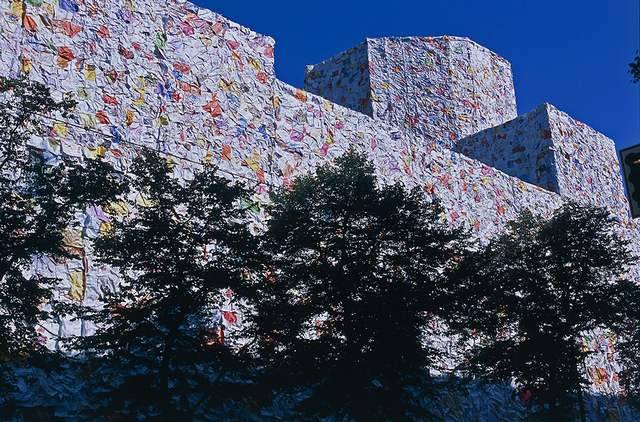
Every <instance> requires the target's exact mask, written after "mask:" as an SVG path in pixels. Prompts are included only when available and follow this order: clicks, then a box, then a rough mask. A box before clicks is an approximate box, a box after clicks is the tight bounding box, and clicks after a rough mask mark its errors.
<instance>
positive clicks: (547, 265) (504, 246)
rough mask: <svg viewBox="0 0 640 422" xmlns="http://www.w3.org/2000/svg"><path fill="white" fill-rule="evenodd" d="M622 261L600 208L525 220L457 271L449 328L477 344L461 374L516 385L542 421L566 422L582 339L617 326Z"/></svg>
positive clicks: (579, 379)
mask: <svg viewBox="0 0 640 422" xmlns="http://www.w3.org/2000/svg"><path fill="white" fill-rule="evenodd" d="M630 263H631V256H630V253H629V252H628V250H627V248H626V243H625V241H623V240H621V239H620V237H619V236H618V235H617V234H616V233H615V232H614V230H613V220H612V218H611V217H610V215H609V213H608V212H607V211H606V210H604V209H594V208H588V207H582V206H578V205H574V204H568V205H564V206H563V207H562V208H561V209H559V210H558V211H556V213H555V214H554V215H553V216H552V217H551V218H550V219H548V220H545V219H543V218H541V217H535V216H533V215H531V214H530V213H526V214H524V215H523V216H522V217H521V218H520V219H519V220H517V221H515V222H513V223H512V224H511V225H510V228H509V230H508V231H507V232H506V233H505V234H503V235H502V236H500V237H499V238H497V239H496V240H495V241H492V242H491V243H490V244H489V245H488V246H487V247H486V248H483V249H481V250H479V251H476V252H474V253H472V254H470V255H469V256H468V257H467V259H466V260H465V262H464V264H463V265H462V266H461V269H460V270H459V271H460V272H459V277H460V280H461V290H460V293H459V294H458V300H457V304H456V307H455V308H454V309H453V310H452V315H451V323H452V324H453V325H454V326H455V327H456V328H458V329H459V330H460V331H461V332H462V333H464V334H467V335H469V334H474V335H475V336H477V339H476V341H477V342H478V344H477V346H476V347H473V348H471V349H470V350H469V352H468V360H467V361H466V365H465V367H464V368H465V369H466V370H467V371H469V372H470V373H472V374H476V375H480V376H482V377H485V378H487V379H489V380H492V381H509V380H511V379H515V381H516V383H517V384H518V385H519V386H520V388H522V390H523V391H528V392H530V393H531V394H532V399H533V401H534V403H537V404H539V405H542V406H546V408H547V409H549V411H548V414H547V416H548V417H549V418H551V419H552V420H567V419H568V417H569V415H570V414H571V413H572V412H573V411H574V410H575V405H576V403H580V397H581V395H582V392H583V389H584V388H585V387H586V386H587V385H588V380H587V379H586V377H585V375H586V374H585V372H584V362H585V359H586V358H587V356H588V354H589V350H588V349H587V348H586V347H583V345H582V344H581V338H582V333H584V332H587V331H589V330H594V329H597V328H606V327H615V326H616V325H615V324H616V323H617V322H619V321H622V320H623V317H624V309H623V307H622V306H621V305H622V303H623V298H624V291H625V288H624V286H625V283H623V282H622V277H623V274H624V272H625V271H626V270H627V267H628V264H630ZM468 338H469V336H463V340H467V339H468Z"/></svg>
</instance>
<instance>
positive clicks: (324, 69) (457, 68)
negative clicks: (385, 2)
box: [305, 36, 517, 148]
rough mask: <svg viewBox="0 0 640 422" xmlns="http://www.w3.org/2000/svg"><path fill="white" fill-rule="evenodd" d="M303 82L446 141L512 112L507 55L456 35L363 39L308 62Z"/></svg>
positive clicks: (424, 138) (426, 138)
mask: <svg viewBox="0 0 640 422" xmlns="http://www.w3.org/2000/svg"><path fill="white" fill-rule="evenodd" d="M305 88H306V89H307V90H308V91H310V92H313V93H315V94H318V95H321V96H323V97H325V98H328V99H329V100H331V101H334V102H336V103H338V104H341V105H344V106H345V107H350V108H352V109H354V110H357V111H360V112H361V113H365V114H368V115H369V116H371V117H373V118H374V119H376V120H381V121H385V122H387V123H389V124H391V125H393V126H395V127H401V128H403V130H405V131H406V132H407V133H409V134H411V135H413V136H415V137H416V138H419V139H420V140H421V142H422V143H423V144H426V145H428V144H430V143H435V144H438V145H442V146H445V147H449V148H450V147H452V146H453V145H455V143H456V141H457V140H459V139H461V138H463V137H465V136H467V135H471V134H474V133H477V132H479V131H481V130H483V129H486V128H490V127H493V126H497V125H499V124H502V123H504V122H506V121H509V120H511V119H513V118H515V117H516V115H517V112H516V98H515V91H514V87H513V78H512V75H511V65H510V64H509V62H508V61H506V60H505V59H503V58H502V57H500V56H498V55H497V54H495V53H494V52H492V51H490V50H488V49H486V48H484V47H482V46H480V45H478V44H477V43H475V42H473V41H471V40H469V39H468V38H461V37H450V36H444V37H405V38H368V39H367V40H366V41H365V42H364V43H362V44H360V45H358V46H357V47H355V48H353V49H351V50H348V51H345V52H343V53H341V54H338V55H337V56H335V57H333V58H330V59H328V60H326V61H324V62H322V63H320V64H317V65H312V66H308V67H307V73H306V78H305ZM423 146H425V145H423Z"/></svg>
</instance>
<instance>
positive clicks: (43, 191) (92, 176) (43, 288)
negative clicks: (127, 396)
mask: <svg viewBox="0 0 640 422" xmlns="http://www.w3.org/2000/svg"><path fill="white" fill-rule="evenodd" d="M74 105H75V104H74V103H73V102H72V101H69V100H62V101H56V100H54V99H53V98H52V97H51V94H50V92H49V89H48V88H46V87H44V86H43V85H41V84H39V83H36V82H30V81H28V80H24V79H8V78H0V370H2V369H3V368H4V369H7V368H9V367H12V366H15V365H26V364H29V362H31V363H35V364H38V361H39V362H40V363H42V362H44V357H43V354H45V353H46V352H47V350H46V349H45V348H44V346H43V343H42V342H41V341H40V340H41V339H39V338H38V335H37V332H36V329H37V328H38V325H39V324H40V323H42V322H43V321H44V320H46V319H47V318H49V317H51V315H50V314H49V313H47V312H45V311H44V310H43V309H44V308H43V305H44V304H45V302H47V301H49V300H50V299H51V287H52V286H53V285H54V284H55V283H56V282H57V281H58V280H56V279H52V278H46V277H42V276H40V275H38V274H30V268H31V263H32V258H33V257H34V256H36V255H48V256H50V257H53V258H63V257H67V256H68V252H67V251H66V250H65V249H64V247H63V246H64V245H63V231H64V229H65V228H66V227H67V226H68V225H69V224H70V222H71V221H72V219H73V217H74V213H76V212H78V211H84V209H85V207H86V205H88V204H90V203H91V204H101V203H104V202H106V201H108V200H109V199H111V198H113V197H115V195H117V194H118V193H119V192H120V191H121V190H122V189H123V185H122V182H121V181H120V180H119V178H118V177H117V176H116V175H115V173H113V170H112V168H111V167H110V166H108V165H106V164H104V163H101V162H99V161H87V162H86V163H84V164H80V163H73V162H71V161H69V160H66V159H63V158H57V159H55V157H52V158H54V159H52V160H49V162H48V163H47V162H46V161H45V158H44V156H43V154H42V153H41V152H40V151H38V150H36V149H35V148H30V147H28V146H27V142H28V141H29V139H30V138H31V137H32V136H35V135H38V136H39V135H43V134H44V133H45V131H46V128H47V123H50V122H49V121H48V120H47V117H67V116H68V115H69V113H71V112H72V110H73V108H74ZM34 357H38V358H39V360H38V361H36V360H34V359H32V358H34ZM13 382H14V380H13V379H12V377H11V376H10V373H9V372H6V371H5V372H4V373H2V374H0V397H2V398H3V399H5V400H7V399H8V398H9V397H10V394H9V392H10V390H11V389H12V383H13ZM0 401H2V400H0Z"/></svg>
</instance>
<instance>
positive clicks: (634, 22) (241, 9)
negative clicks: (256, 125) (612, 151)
mask: <svg viewBox="0 0 640 422" xmlns="http://www.w3.org/2000/svg"><path fill="white" fill-rule="evenodd" d="M195 2H196V3H197V4H199V5H201V6H204V7H207V8H209V9H211V10H213V11H215V12H218V13H220V14H222V15H224V16H225V17H227V18H229V19H231V20H233V21H235V22H238V23H240V24H242V25H245V26H248V27H250V28H251V29H253V30H255V31H257V32H260V33H263V34H267V35H270V36H272V37H274V38H275V39H276V73H277V76H278V78H279V79H282V80H284V81H286V82H288V83H290V84H292V85H295V86H298V87H302V85H303V83H302V81H303V77H304V67H305V65H306V64H312V63H317V62H319V61H321V60H324V59H325V58H328V57H330V56H332V55H333V54H335V53H337V52H339V51H342V50H345V49H347V48H349V47H352V46H354V45H355V44H357V43H359V42H360V41H362V40H363V39H364V38H365V37H379V36H393V35H460V36H467V37H469V38H471V39H473V40H475V41H477V42H478V43H480V44H482V45H484V46H485V47H488V48H490V49H491V50H493V51H495V52H497V53H498V54H500V55H501V56H503V57H505V58H506V59H507V60H509V61H510V62H511V64H512V68H513V73H514V79H515V86H516V96H517V101H518V112H519V113H526V112H527V111H530V110H532V109H533V108H534V107H536V106H537V105H538V104H540V103H542V102H549V103H551V104H553V105H555V106H556V107H558V108H559V109H560V110H562V111H565V112H567V113H569V114H571V115H572V116H573V117H575V118H576V119H578V120H582V121H584V122H585V123H587V124H588V125H590V126H592V127H593V128H595V129H597V130H599V131H601V132H603V133H604V134H605V135H607V136H609V137H610V138H613V139H614V140H615V141H616V144H617V146H618V148H623V147H625V146H629V145H633V144H637V143H640V84H635V85H634V84H632V83H631V77H630V75H629V74H628V63H629V62H630V61H631V60H632V58H633V56H634V54H635V52H636V51H637V50H638V49H640V28H639V26H640V24H639V22H640V0H581V1H579V0H537V1H533V0H440V1H433V0H422V1H420V0H415V1H403V0H387V1H381V0H369V1H364V0H315V1H314V0H307V1H304V0H300V1H273V0H261V1H255V0H244V1H243V0H225V1H220V0H195Z"/></svg>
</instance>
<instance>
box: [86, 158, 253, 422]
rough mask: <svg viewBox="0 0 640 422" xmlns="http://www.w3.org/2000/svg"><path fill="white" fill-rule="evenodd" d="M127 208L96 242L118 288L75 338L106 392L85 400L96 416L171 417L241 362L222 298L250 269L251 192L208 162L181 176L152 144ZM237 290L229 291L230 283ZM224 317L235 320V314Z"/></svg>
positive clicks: (198, 403) (215, 388)
mask: <svg viewBox="0 0 640 422" xmlns="http://www.w3.org/2000/svg"><path fill="white" fill-rule="evenodd" d="M130 176H131V185H130V186H131V191H130V193H129V201H128V203H127V207H126V208H128V209H129V210H130V212H129V213H128V214H126V215H124V216H122V217H121V218H119V219H116V220H115V221H114V222H113V224H112V228H111V230H110V231H109V233H107V235H105V236H104V237H102V238H100V239H98V240H97V241H96V244H95V250H96V253H97V255H98V258H99V260H100V261H101V262H103V263H106V264H109V265H111V266H113V267H114V268H117V269H118V270H119V272H120V274H121V280H122V284H121V286H120V289H119V290H118V291H116V292H112V293H111V294H110V295H109V296H108V297H106V298H105V306H104V309H102V310H99V311H93V310H87V314H86V315H84V316H83V318H87V319H89V320H93V321H95V322H96V323H97V331H96V333H95V334H94V335H93V336H89V337H85V338H81V339H78V340H77V342H76V347H77V348H79V349H80V350H82V351H84V352H85V353H86V354H87V355H88V356H90V357H94V358H95V361H93V366H92V367H91V370H92V371H94V372H97V373H101V374H104V378H103V379H102V380H101V381H100V382H104V383H105V386H104V387H103V388H104V394H99V395H98V397H97V398H96V401H95V402H93V403H91V408H90V409H89V411H90V413H91V414H92V416H93V417H97V418H107V419H109V418H150V417H160V418H162V419H164V420H174V419H175V418H178V417H187V418H191V417H194V414H195V413H196V412H197V410H198V409H199V408H202V406H206V405H208V404H210V403H211V402H212V401H216V400H217V401H221V400H222V399H221V397H222V396H223V394H225V392H226V394H229V393H230V391H229V389H230V388H232V384H233V383H231V382H227V378H226V377H227V376H228V372H229V371H231V372H232V371H233V370H234V365H235V364H236V363H237V360H236V359H235V357H234V355H233V354H232V351H231V350H230V348H229V347H228V346H226V345H225V344H224V337H223V332H222V331H221V330H222V329H223V328H222V324H221V319H222V318H223V315H222V314H221V311H220V309H219V307H220V306H221V305H223V304H224V302H225V300H227V299H228V298H229V297H230V296H231V295H233V294H234V293H233V290H238V289H239V288H240V286H241V285H242V283H243V279H245V278H246V275H247V272H248V271H249V270H250V269H251V268H252V266H253V265H255V264H253V261H254V259H255V258H254V249H255V248H254V243H255V239H254V238H253V237H252V235H251V234H250V232H249V231H248V228H247V227H248V226H247V224H246V219H247V213H246V209H245V208H243V207H242V206H241V201H242V200H243V199H245V198H246V197H247V196H248V195H249V193H248V192H247V191H246V190H245V189H244V187H242V186H241V185H239V184H230V183H229V182H228V181H227V180H225V179H223V178H222V177H221V176H219V175H217V174H216V169H215V168H214V167H206V168H205V169H204V170H202V171H201V172H198V173H197V174H196V175H195V177H194V179H193V180H190V181H180V180H179V179H177V178H176V177H174V176H173V174H172V166H171V164H170V163H169V162H168V161H167V160H166V159H165V158H163V157H161V156H160V155H158V154H157V153H153V152H149V153H145V154H143V155H142V156H141V157H140V158H138V159H136V161H135V162H134V164H133V166H132V168H131V170H130ZM232 289H233V290H232ZM225 317H226V318H227V320H229V321H231V322H232V323H233V322H234V321H233V320H234V318H235V313H234V311H233V310H227V311H226V314H225Z"/></svg>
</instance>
